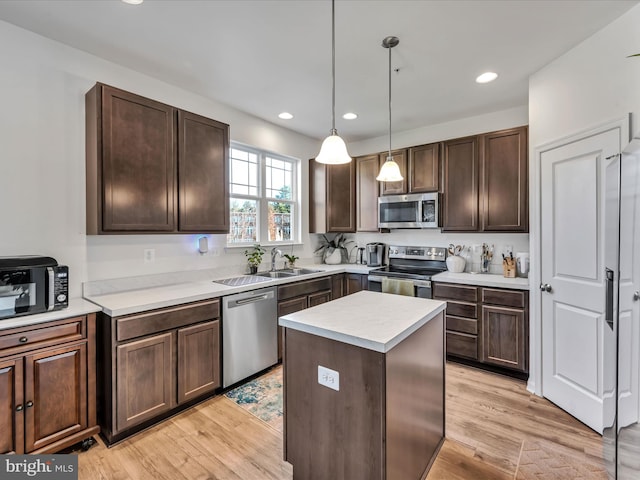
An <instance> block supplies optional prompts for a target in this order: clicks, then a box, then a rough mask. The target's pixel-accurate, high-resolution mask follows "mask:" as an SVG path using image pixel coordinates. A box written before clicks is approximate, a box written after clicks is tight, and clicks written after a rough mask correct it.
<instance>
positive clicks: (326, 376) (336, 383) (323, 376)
mask: <svg viewBox="0 0 640 480" xmlns="http://www.w3.org/2000/svg"><path fill="white" fill-rule="evenodd" d="M318 383H319V384H320V385H324V386H325V387H327V388H330V389H332V390H335V391H336V392H339V391H340V372H336V371H335V370H331V369H330V368H327V367H323V366H322V365H318Z"/></svg>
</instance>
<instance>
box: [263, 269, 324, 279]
mask: <svg viewBox="0 0 640 480" xmlns="http://www.w3.org/2000/svg"><path fill="white" fill-rule="evenodd" d="M318 272H322V270H313V269H310V268H285V269H283V270H276V271H275V272H258V273H256V275H257V276H259V277H268V278H289V277H297V276H299V275H308V274H310V273H318Z"/></svg>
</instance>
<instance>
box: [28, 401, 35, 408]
mask: <svg viewBox="0 0 640 480" xmlns="http://www.w3.org/2000/svg"><path fill="white" fill-rule="evenodd" d="M26 405H27V408H31V407H33V402H32V401H31V400H29V401H28V402H27V403H26Z"/></svg>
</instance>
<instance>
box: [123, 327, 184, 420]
mask: <svg viewBox="0 0 640 480" xmlns="http://www.w3.org/2000/svg"><path fill="white" fill-rule="evenodd" d="M173 337H174V334H173V333H172V332H168V333H163V334H161V335H154V336H152V337H148V338H144V339H142V340H137V341H133V342H128V343H125V344H124V345H118V346H117V347H116V378H117V382H116V391H117V394H116V405H117V407H116V412H117V423H116V429H117V430H118V431H121V430H126V429H127V428H130V427H132V426H134V425H137V424H139V423H141V422H143V421H145V420H148V419H150V418H153V417H155V416H157V415H160V414H162V413H165V412H168V411H169V410H170V409H171V408H172V407H173V406H174V404H175V403H176V401H175V390H174V388H172V387H173V385H174V384H175V380H174V374H173V368H172V364H173V362H172V358H171V357H172V353H173V348H172V347H173V344H174V343H175V341H174V338H173Z"/></svg>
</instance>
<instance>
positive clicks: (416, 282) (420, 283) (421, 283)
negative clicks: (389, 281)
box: [367, 275, 431, 288]
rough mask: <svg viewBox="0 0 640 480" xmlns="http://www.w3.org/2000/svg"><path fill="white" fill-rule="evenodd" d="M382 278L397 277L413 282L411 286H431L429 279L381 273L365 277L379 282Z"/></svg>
mask: <svg viewBox="0 0 640 480" xmlns="http://www.w3.org/2000/svg"><path fill="white" fill-rule="evenodd" d="M383 278H397V279H398V280H408V281H410V282H413V286H414V287H426V288H431V281H430V280H415V279H413V278H402V277H387V276H384V277H383V276H382V275H369V276H368V277H367V279H368V280H369V281H370V282H380V283H382V279H383Z"/></svg>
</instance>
